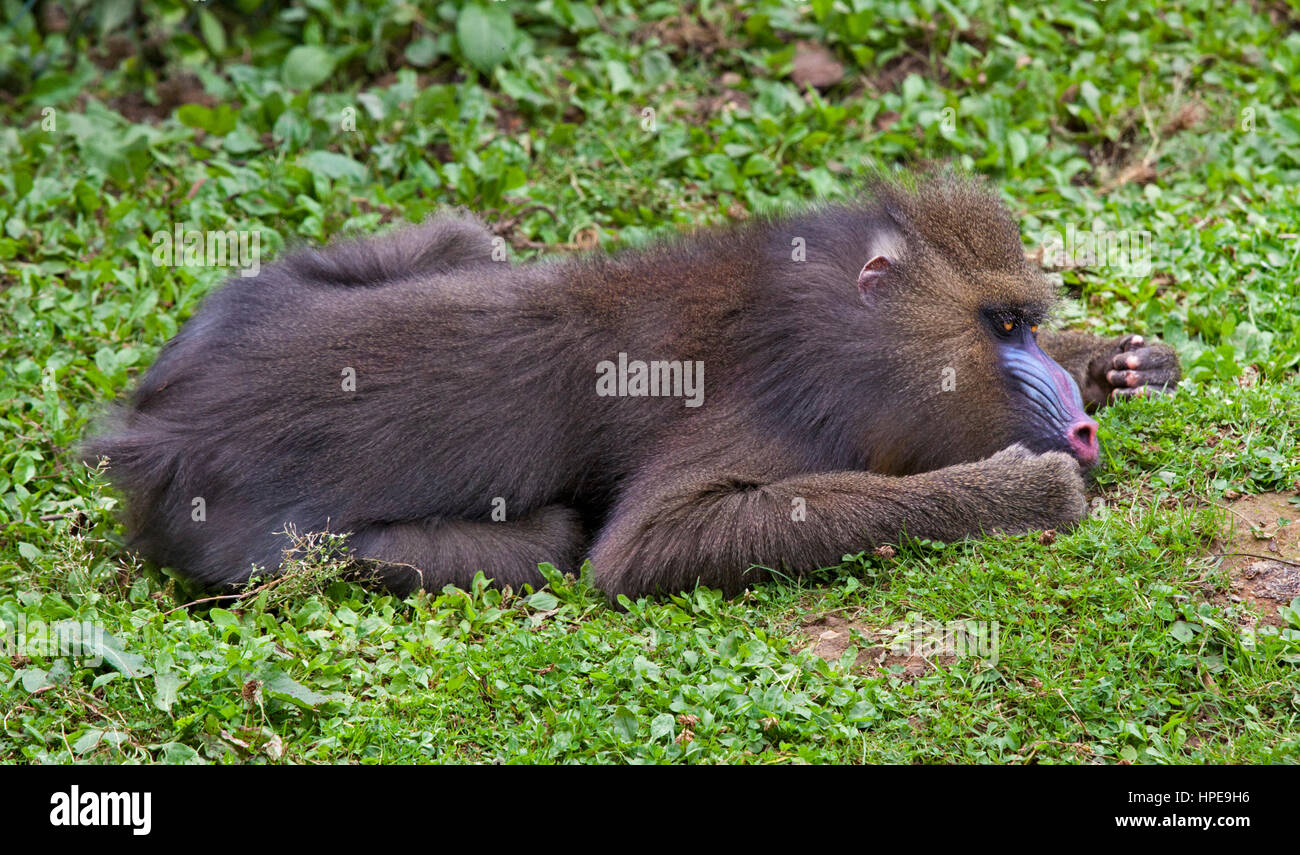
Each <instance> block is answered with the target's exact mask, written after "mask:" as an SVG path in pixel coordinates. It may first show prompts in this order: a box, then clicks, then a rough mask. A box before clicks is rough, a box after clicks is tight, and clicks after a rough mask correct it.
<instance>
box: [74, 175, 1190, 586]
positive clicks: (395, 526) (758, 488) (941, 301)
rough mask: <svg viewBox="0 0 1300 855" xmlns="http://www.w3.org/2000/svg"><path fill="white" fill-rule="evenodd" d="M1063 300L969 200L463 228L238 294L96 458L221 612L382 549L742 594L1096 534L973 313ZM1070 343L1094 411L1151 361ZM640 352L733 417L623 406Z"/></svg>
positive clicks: (663, 406)
mask: <svg viewBox="0 0 1300 855" xmlns="http://www.w3.org/2000/svg"><path fill="white" fill-rule="evenodd" d="M795 238H800V239H802V240H803V241H804V243H805V245H806V260H805V261H796V260H792V241H793V240H794V239H795ZM900 240H901V241H902V244H903V245H905V246H906V250H905V251H904V252H903V253H902V256H903V263H902V264H901V265H900V266H899V268H898V270H899V271H901V272H900V273H899V274H898V276H899V277H900V278H899V279H898V282H896V283H895V284H893V285H890V286H889V287H888V288H882V289H881V294H880V295H879V297H878V298H877V297H875V296H874V295H873V296H872V298H871V299H870V300H868V301H867V305H864V304H863V301H862V300H861V299H860V298H859V295H858V293H857V290H856V287H855V281H856V278H857V276H858V272H859V269H860V268H862V266H863V263H864V261H865V260H866V258H865V257H864V256H865V255H866V254H867V251H868V249H869V248H870V247H871V246H872V245H873V244H879V243H881V242H882V241H884V242H885V243H886V244H888V245H891V246H896V245H899V241H900ZM1052 297H1053V295H1052V294H1051V293H1050V289H1049V288H1048V286H1047V285H1046V284H1045V283H1044V282H1043V280H1042V278H1041V277H1040V276H1039V275H1038V273H1037V272H1036V271H1034V270H1031V269H1030V268H1028V267H1027V266H1026V264H1025V261H1024V258H1023V253H1022V249H1021V244H1020V240H1019V235H1018V232H1017V230H1016V228H1015V226H1014V224H1013V223H1012V222H1011V220H1010V218H1009V217H1008V216H1007V214H1006V212H1005V211H1004V210H1003V208H1002V207H1001V205H1000V204H999V203H998V202H996V201H995V200H994V199H993V197H991V196H990V195H988V194H987V192H986V191H984V190H982V189H981V188H980V187H979V186H978V185H976V184H974V183H971V182H968V181H967V180H965V179H956V178H951V177H947V178H936V179H931V180H930V181H929V183H927V184H926V185H925V186H924V187H923V189H922V191H921V193H920V194H919V195H914V194H912V193H909V192H908V191H905V190H902V189H899V188H898V187H892V186H881V187H878V188H877V190H876V191H875V192H874V194H872V196H871V197H870V198H867V199H866V200H864V201H863V202H861V203H859V204H855V205H842V206H831V207H823V208H820V209H816V210H811V211H808V212H804V213H799V214H795V215H792V216H789V217H784V218H776V219H764V220H760V221H755V222H752V223H750V224H747V225H744V226H741V227H738V228H734V229H726V230H716V231H711V232H704V233H700V234H696V235H692V236H689V237H685V238H681V239H679V240H675V241H671V242H668V243H665V244H662V245H659V246H655V247H651V248H649V249H645V250H639V251H631V252H624V253H620V254H618V255H614V256H594V257H587V258H579V259H568V260H561V261H556V262H549V263H536V264H525V265H519V266H511V265H508V264H506V263H503V262H494V261H493V260H492V243H491V236H490V233H489V232H487V230H486V229H484V228H483V227H482V226H481V225H480V224H479V223H478V222H477V221H475V220H474V219H472V218H470V217H467V216H444V217H441V218H437V219H434V220H433V221H431V222H429V223H426V224H425V225H424V226H421V227H416V228H411V229H407V230H404V231H399V232H397V233H394V234H391V235H388V236H385V237H381V238H377V239H372V240H369V241H362V242H353V243H341V244H337V245H335V246H333V247H331V248H328V249H326V250H324V251H308V252H303V253H298V254H295V255H291V256H288V257H286V258H284V259H282V260H280V261H278V262H276V263H274V264H271V265H268V266H266V267H264V268H263V271H262V273H261V274H260V275H259V276H257V277H255V278H250V279H241V278H236V279H232V280H231V281H230V282H229V283H228V284H226V285H225V286H224V287H222V288H221V289H219V290H217V291H216V292H214V293H213V294H212V295H211V296H210V297H209V298H208V299H207V300H206V301H205V302H204V304H203V305H202V307H201V308H200V309H199V310H198V312H197V313H196V314H195V316H194V317H193V318H192V319H191V320H190V321H189V322H188V323H187V324H186V325H185V327H184V329H183V330H182V331H181V333H180V334H179V335H178V336H177V337H176V338H175V339H173V340H172V341H171V342H169V343H168V344H167V346H166V347H165V348H164V349H163V351H162V353H161V354H160V355H159V357H158V360H157V362H156V363H155V365H154V366H153V367H152V368H151V369H150V370H149V372H148V373H147V374H146V375H145V377H144V378H143V380H142V382H141V383H140V385H139V387H138V388H137V389H136V391H135V393H134V395H133V396H132V398H131V400H130V402H129V404H127V405H126V406H125V407H123V408H121V409H120V410H119V411H118V412H117V413H116V414H115V415H114V416H113V418H112V420H111V423H110V424H109V425H107V426H106V427H105V429H104V432H103V433H102V434H101V435H100V436H99V437H98V438H96V439H94V440H91V442H90V443H89V444H88V446H87V449H86V456H87V458H88V459H94V458H97V457H98V456H100V455H105V456H107V457H108V458H109V460H110V469H109V473H110V476H111V477H112V478H113V479H114V481H115V482H116V483H117V484H118V485H119V486H120V487H121V488H122V489H123V490H124V492H125V493H126V494H127V498H128V513H129V519H128V523H129V528H130V532H131V537H132V544H133V546H134V547H135V548H136V549H138V550H139V551H141V552H143V553H144V554H145V555H147V556H148V557H149V558H151V559H153V560H155V561H157V562H159V563H161V564H165V565H171V566H175V567H177V568H178V569H180V570H182V571H183V572H184V573H186V574H187V575H188V576H190V577H192V578H195V579H198V580H200V581H202V582H204V583H207V584H211V585H218V586H220V585H231V584H237V583H239V582H241V581H243V580H245V579H247V578H248V575H249V573H250V570H251V568H252V566H253V565H254V564H258V565H260V566H261V567H263V568H265V569H268V570H272V571H273V570H274V569H275V568H277V567H278V566H279V564H280V562H281V559H282V553H283V550H284V549H286V548H287V547H288V546H289V542H288V539H287V537H286V535H284V534H283V533H282V532H283V531H284V529H285V528H286V526H287V525H288V526H293V527H296V529H297V530H299V531H302V532H306V531H313V530H323V529H329V530H332V531H339V532H352V533H353V535H352V538H351V541H350V543H351V547H352V550H353V552H354V554H355V555H357V556H359V557H364V558H370V559H375V560H376V562H381V563H382V566H383V567H384V570H383V574H384V578H385V581H386V583H387V584H388V585H389V586H390V587H392V588H394V589H396V590H399V591H403V590H409V589H411V588H414V587H417V586H420V585H423V586H424V587H426V588H429V589H432V590H437V589H440V588H441V587H442V586H443V585H445V584H448V583H455V584H460V585H465V584H467V583H468V582H469V580H470V579H472V577H473V575H474V573H475V572H476V571H479V570H482V571H484V572H485V573H486V574H487V575H488V576H490V577H493V578H495V579H496V580H497V581H498V582H499V583H509V584H512V585H514V586H516V587H517V586H519V585H520V584H522V583H525V582H529V583H533V584H540V582H541V577H540V575H539V573H538V571H537V564H538V562H541V561H550V562H552V563H555V564H556V565H557V566H559V567H561V568H562V569H566V570H573V569H576V567H577V565H578V564H579V563H580V562H581V561H582V559H583V558H584V557H590V558H591V559H592V561H593V565H594V568H595V574H596V576H595V578H596V581H597V583H598V584H599V585H600V586H601V587H602V588H603V589H605V590H606V591H608V592H609V593H611V594H615V593H627V594H640V593H647V592H654V591H673V590H681V589H685V588H689V587H691V586H693V585H694V584H697V583H702V584H705V585H711V586H716V587H720V588H723V589H724V590H726V591H729V592H734V591H736V590H738V589H740V588H741V587H743V586H745V585H747V584H750V583H751V582H753V581H758V580H761V579H763V578H765V576H766V571H764V570H762V569H757V568H755V567H754V565H761V566H762V567H770V568H781V569H782V570H784V571H786V572H795V573H798V572H805V571H809V570H812V569H815V568H818V567H824V566H830V565H834V564H836V563H837V562H838V561H839V560H840V557H841V556H842V555H844V554H845V553H846V552H856V551H860V550H862V549H864V548H868V547H871V546H875V545H878V544H882V543H890V542H896V541H897V539H898V538H899V537H900V536H901V535H904V534H906V535H911V536H917V537H929V538H936V539H944V540H952V539H956V538H960V537H963V536H967V535H978V534H981V533H983V532H989V531H993V530H1010V531H1021V530H1028V529H1035V528H1059V527H1065V526H1069V525H1071V524H1073V523H1075V522H1077V521H1078V520H1079V519H1080V518H1081V517H1082V516H1083V515H1084V500H1083V492H1082V481H1081V478H1080V473H1079V467H1078V465H1077V464H1076V462H1075V461H1074V460H1073V459H1072V458H1070V457H1069V456H1068V455H1067V454H1064V453H1062V452H1061V451H1057V450H1052V449H1050V448H1047V447H1035V443H1037V442H1038V440H1039V439H1040V438H1041V437H1039V436H1038V434H1037V433H1035V429H1034V428H1033V426H1032V425H1030V424H1029V423H1028V422H1026V421H1025V419H1026V418H1027V416H1026V414H1025V413H1023V412H1020V411H1019V410H1018V408H1017V406H1016V404H1015V400H1014V396H1012V395H1009V394H1008V393H1007V391H1006V390H1005V389H1004V388H1003V384H1002V381H1000V380H999V378H998V376H997V372H996V370H995V368H994V364H993V361H992V357H991V356H990V351H989V346H988V343H987V342H985V341H983V340H982V339H981V336H983V331H982V330H978V329H977V325H976V324H975V323H974V322H973V320H972V318H971V317H970V316H969V315H970V313H971V312H973V311H974V309H973V308H971V307H975V306H978V305H983V304H985V303H988V302H990V301H993V302H997V303H999V304H1002V303H1007V304H1013V305H1017V306H1019V305H1030V306H1032V307H1034V310H1035V311H1037V310H1039V309H1043V308H1045V307H1047V306H1048V305H1049V304H1050V302H1051V300H1052ZM972 331H974V332H972ZM985 337H986V336H985ZM1042 341H1043V346H1044V349H1046V350H1047V351H1048V352H1049V353H1050V352H1052V350H1053V348H1052V340H1051V339H1050V338H1049V337H1047V336H1046V335H1044V336H1043V339H1042ZM1059 341H1060V343H1061V346H1062V353H1063V355H1064V361H1065V365H1064V367H1065V368H1066V370H1067V371H1069V372H1070V373H1071V374H1073V375H1074V377H1075V379H1076V380H1077V381H1078V383H1079V384H1080V386H1082V387H1084V388H1085V390H1086V389H1087V388H1088V386H1087V384H1089V383H1093V385H1094V386H1095V385H1096V382H1097V381H1096V378H1095V377H1094V376H1093V375H1095V374H1096V368H1095V366H1094V367H1093V368H1092V369H1091V373H1090V367H1089V366H1090V365H1091V364H1092V363H1094V362H1095V363H1096V364H1098V365H1100V364H1102V362H1106V364H1107V366H1109V364H1110V363H1109V361H1110V360H1113V359H1116V358H1120V355H1121V352H1122V349H1123V345H1122V344H1121V342H1119V341H1118V340H1117V341H1112V342H1106V341H1102V340H1099V339H1094V338H1091V337H1087V341H1084V339H1081V338H1079V337H1078V336H1077V334H1075V335H1073V336H1067V337H1065V338H1061V339H1060V340H1059ZM1085 345H1086V346H1085ZM1166 351H1167V349H1159V350H1158V349H1155V348H1146V349H1144V350H1143V351H1141V352H1143V353H1146V352H1151V353H1156V354H1157V355H1158V356H1160V359H1159V360H1157V361H1158V362H1160V365H1159V366H1157V367H1158V368H1159V371H1158V372H1157V373H1155V374H1151V375H1144V376H1143V377H1142V378H1141V379H1142V380H1143V381H1144V382H1143V383H1141V384H1139V383H1136V382H1134V383H1132V385H1133V386H1146V385H1147V381H1150V383H1151V384H1152V385H1154V386H1162V385H1165V384H1167V383H1168V382H1171V377H1172V379H1173V380H1176V379H1177V376H1176V371H1177V367H1176V366H1177V363H1176V360H1174V361H1173V365H1174V367H1173V369H1172V373H1171V370H1170V369H1168V368H1167V363H1168V358H1167V357H1168V354H1167V353H1166ZM620 353H626V354H628V358H629V359H640V360H691V361H700V362H702V363H703V364H704V366H705V374H704V403H703V406H700V407H698V408H692V407H686V406H684V402H683V399H682V398H680V397H658V398H655V397H601V396H598V395H597V394H596V378H597V365H598V364H599V363H601V362H602V361H605V360H611V361H612V360H617V358H618V354H620ZM1144 358H1146V357H1144ZM1098 360H1101V361H1098ZM1058 361H1059V360H1058ZM1149 361H1150V359H1149V358H1148V362H1149ZM1117 364H1118V363H1117ZM1142 367H1145V364H1144V365H1143V366H1142ZM949 368H951V369H953V372H954V375H953V376H955V380H956V383H955V389H948V390H941V383H942V381H943V379H944V371H945V369H949ZM349 369H350V370H351V371H353V372H355V391H345V390H344V388H343V383H342V381H343V377H344V372H345V371H347V370H349ZM1103 373H1104V372H1103ZM1102 382H1104V378H1103V381H1102ZM1130 382H1132V381H1130ZM1119 385H1124V384H1119ZM1108 393H1109V388H1107V389H1102V390H1101V393H1100V394H1101V398H1100V399H1098V398H1097V393H1093V394H1092V395H1091V397H1092V399H1093V401H1092V402H1093V403H1100V402H1101V400H1104V399H1105V398H1106V397H1107V396H1108ZM1021 409H1023V408H1021ZM1016 443H1024V445H1025V446H1028V447H1023V446H1016V447H1014V448H1010V449H1008V450H1006V451H1002V452H1001V453H999V451H1000V450H1002V449H1007V447H1008V446H1014V445H1015V444H1016ZM1040 446H1041V444H1040ZM1037 452H1043V453H1037ZM195 498H202V499H203V502H204V505H205V510H206V519H204V520H203V521H196V520H195V519H194V518H193V516H192V513H191V511H192V507H193V501H194V499H195ZM501 502H504V505H503V506H502V505H501ZM800 506H802V507H803V508H805V511H804V518H803V519H797V517H798V516H799V514H798V513H796V512H795V509H796V508H797V507H800ZM494 507H497V508H500V507H504V510H505V514H506V520H505V521H503V522H502V521H493V518H492V512H493V509H494Z"/></svg>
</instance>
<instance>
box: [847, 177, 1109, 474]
mask: <svg viewBox="0 0 1300 855" xmlns="http://www.w3.org/2000/svg"><path fill="white" fill-rule="evenodd" d="M869 204H870V210H871V211H872V212H873V213H872V215H871V217H870V222H871V227H870V229H869V230H868V231H867V233H866V234H865V235H864V237H865V240H864V244H865V245H863V246H861V247H860V258H861V259H862V261H861V265H862V266H861V269H860V271H859V272H858V274H857V288H858V296H859V300H860V305H861V309H860V310H859V311H865V317H863V318H862V329H863V330H864V332H865V333H866V337H865V339H864V343H868V342H869V343H870V345H871V347H872V348H873V351H874V352H873V356H872V360H871V364H872V373H873V374H874V375H875V376H876V377H877V378H878V379H879V378H880V377H882V376H884V377H890V378H905V379H903V380H897V381H896V382H893V383H890V384H888V387H887V391H886V392H885V393H884V394H885V397H884V399H883V400H882V398H881V394H880V393H879V392H876V393H875V394H873V395H872V398H873V399H874V400H875V401H878V402H879V403H880V404H882V405H883V407H882V408H881V409H882V412H883V413H887V414H888V421H889V425H888V426H886V425H885V424H883V420H881V421H882V423H880V424H877V425H874V426H873V425H869V426H868V427H867V432H868V434H869V437H868V446H869V447H870V448H871V458H870V459H871V463H872V464H873V468H876V469H879V470H881V471H888V472H895V473H898V474H904V473H907V472H916V471H923V470H927V469H934V468H939V467H941V466H946V465H950V464H953V463H959V462H963V461H967V460H976V459H979V458H982V457H987V456H989V455H991V454H994V453H995V452H997V451H999V450H1000V449H1003V448H1005V447H1007V446H1009V445H1012V444H1014V443H1021V444H1023V445H1024V446H1026V447H1027V448H1029V449H1030V450H1031V451H1035V452H1045V451H1064V452H1067V453H1069V454H1071V455H1073V456H1074V457H1075V459H1077V460H1078V461H1079V464H1080V465H1081V466H1084V467H1088V466H1092V465H1094V464H1095V463H1096V462H1097V456H1098V451H1097V423H1096V422H1095V421H1093V420H1092V419H1091V418H1089V417H1088V416H1087V415H1085V414H1084V411H1083V401H1082V399H1081V398H1080V395H1079V389H1078V386H1077V385H1076V384H1075V382H1074V380H1073V379H1072V378H1071V377H1070V375H1069V374H1067V373H1066V372H1065V370H1064V369H1062V368H1061V366H1059V365H1057V364H1056V363H1055V362H1054V361H1053V360H1052V359H1051V358H1050V357H1049V356H1048V355H1047V354H1046V353H1044V352H1043V350H1042V348H1040V347H1039V346H1038V329H1039V325H1040V324H1041V323H1043V322H1044V320H1045V319H1046V318H1047V317H1048V315H1049V314H1050V312H1051V309H1052V305H1053V303H1054V302H1055V295H1054V294H1053V289H1052V287H1051V286H1050V284H1049V283H1048V282H1047V281H1046V279H1045V278H1044V277H1043V276H1042V275H1041V273H1039V272H1038V271H1037V270H1036V269H1034V268H1033V267H1031V266H1030V265H1029V264H1028V263H1027V262H1026V260H1025V257H1024V250H1023V247H1022V245H1021V242H1020V234H1019V231H1018V230H1017V228H1016V226H1015V223H1014V222H1013V221H1012V219H1011V216H1010V214H1008V212H1007V210H1006V208H1005V207H1004V206H1003V205H1002V203H1001V202H1000V201H999V200H998V199H997V198H996V197H994V196H993V195H992V194H991V193H989V191H988V190H986V189H985V188H984V187H983V186H982V185H981V184H980V183H978V182H977V181H976V180H974V179H970V178H965V177H960V176H955V175H952V174H941V175H937V176H931V177H929V178H925V179H922V180H921V181H920V182H919V183H918V184H917V185H915V186H913V187H904V186H901V185H899V184H897V183H891V182H880V183H878V184H877V185H876V186H875V187H874V191H873V193H872V201H871V203H869ZM882 351H883V354H882V353H881V352H882ZM873 434H874V435H873Z"/></svg>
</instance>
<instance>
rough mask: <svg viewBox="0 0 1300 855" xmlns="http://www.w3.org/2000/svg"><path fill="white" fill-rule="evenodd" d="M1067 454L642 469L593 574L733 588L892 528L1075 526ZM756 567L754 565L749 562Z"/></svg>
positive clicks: (677, 587) (1074, 471) (892, 534)
mask: <svg viewBox="0 0 1300 855" xmlns="http://www.w3.org/2000/svg"><path fill="white" fill-rule="evenodd" d="M1085 512H1086V507H1085V503H1084V493H1083V479H1082V477H1081V476H1080V474H1079V465H1078V463H1077V462H1076V461H1075V460H1074V459H1073V458H1072V457H1070V456H1069V455H1068V454H1064V453H1062V452H1048V453H1046V454H1033V453H1032V452H1030V451H1027V450H1026V449H1025V448H1024V447H1023V446H1020V445H1013V446H1011V447H1010V448H1007V449H1004V450H1003V451H1001V452H999V453H997V454H995V455H994V456H992V457H989V458H987V459H985V460H979V461H976V462H974V463H963V464H958V465H956V466H949V467H947V468H944V469H936V470H933V471H930V472H924V473H921V474H917V475H908V476H904V477H891V476H887V475H878V474H874V473H871V472H854V471H847V472H824V473H817V474H805V475H794V476H792V477H785V478H776V479H769V478H766V477H764V476H763V475H762V474H761V473H760V472H757V471H754V470H753V468H752V466H751V465H748V464H737V465H736V466H735V467H734V468H730V469H727V470H725V471H720V470H718V469H716V468H713V469H712V470H711V471H710V472H700V471H698V470H695V469H693V468H690V467H685V468H683V467H680V466H679V467H674V469H673V470H669V471H665V470H663V469H659V470H658V471H653V470H652V471H649V472H645V473H643V474H641V475H640V476H638V478H637V479H636V480H635V481H634V482H633V483H632V484H630V485H629V486H628V488H627V489H626V490H625V491H624V493H623V496H622V497H621V498H620V499H619V501H618V503H617V505H616V507H615V509H614V512H613V514H612V515H611V516H610V519H609V521H608V522H607V523H606V524H605V526H604V528H603V529H602V530H601V532H600V535H599V537H598V538H597V539H596V542H595V544H594V545H593V546H592V549H591V562H592V565H593V567H594V570H595V581H596V585H597V586H598V587H599V588H601V589H602V590H604V591H605V592H607V593H608V594H610V595H611V596H614V595H617V594H626V595H628V596H631V597H636V596H639V595H642V594H653V593H655V592H674V591H689V590H690V589H691V588H693V587H694V586H695V585H697V584H698V585H706V586H709V587H714V588H721V589H722V590H723V591H725V592H726V593H728V594H734V593H737V592H738V591H740V590H742V589H743V588H744V587H746V586H748V585H752V584H755V583H757V582H761V581H763V580H764V579H766V578H767V577H768V573H767V570H766V569H764V568H770V569H772V570H774V571H777V572H787V573H791V574H794V575H798V574H802V573H806V572H809V571H812V570H816V569H819V568H822V567H833V566H835V565H837V564H839V563H840V561H841V560H842V558H843V556H844V555H845V554H846V553H852V552H859V551H861V550H863V549H865V548H870V547H872V546H879V545H883V544H890V543H897V542H898V540H899V538H900V537H902V536H904V535H907V536H911V537H920V538H929V539H931V540H944V541H953V540H959V539H961V538H964V537H968V536H974V535H980V534H984V533H990V532H993V531H1005V532H1009V533H1010V532H1024V531H1027V530H1031V529H1049V528H1070V527H1072V526H1074V525H1075V524H1077V523H1078V522H1079V521H1080V520H1082V519H1083V517H1084V516H1085ZM751 568H752V569H751Z"/></svg>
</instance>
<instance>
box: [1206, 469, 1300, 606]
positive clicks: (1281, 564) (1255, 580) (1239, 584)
mask: <svg viewBox="0 0 1300 855" xmlns="http://www.w3.org/2000/svg"><path fill="white" fill-rule="evenodd" d="M1295 495H1296V494H1294V493H1260V494H1259V495H1255V496H1242V497H1241V498H1239V499H1237V500H1236V501H1233V502H1230V503H1229V504H1228V505H1227V508H1228V512H1229V520H1228V526H1227V528H1226V530H1225V531H1224V534H1223V539H1222V540H1221V541H1219V542H1217V543H1216V544H1215V546H1214V551H1215V553H1216V554H1220V555H1222V556H1223V562H1224V566H1225V567H1226V568H1227V570H1228V575H1229V578H1230V580H1231V582H1230V584H1231V592H1230V596H1231V597H1232V599H1233V600H1234V601H1236V602H1245V603H1249V604H1250V605H1251V606H1252V607H1253V608H1254V610H1255V611H1257V612H1258V613H1259V614H1260V620H1262V621H1263V622H1265V623H1270V624H1273V625H1280V624H1281V623H1282V621H1281V620H1280V619H1279V618H1278V616H1277V608H1278V606H1285V605H1287V604H1289V603H1290V602H1291V600H1293V599H1295V598H1296V597H1300V505H1296V504H1293V503H1292V502H1290V501H1289V499H1291V498H1293V497H1294V496H1295Z"/></svg>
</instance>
